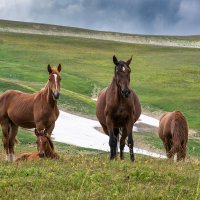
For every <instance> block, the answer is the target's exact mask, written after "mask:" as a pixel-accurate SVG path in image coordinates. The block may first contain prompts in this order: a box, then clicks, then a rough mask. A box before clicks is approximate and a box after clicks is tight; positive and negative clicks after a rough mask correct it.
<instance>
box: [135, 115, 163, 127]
mask: <svg viewBox="0 0 200 200" xmlns="http://www.w3.org/2000/svg"><path fill="white" fill-rule="evenodd" d="M137 123H143V124H148V125H151V126H155V127H158V126H159V120H157V119H155V118H153V117H149V116H147V115H143V114H141V115H140V118H139V120H138V121H137V122H136V124H137Z"/></svg>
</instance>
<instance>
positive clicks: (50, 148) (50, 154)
mask: <svg viewBox="0 0 200 200" xmlns="http://www.w3.org/2000/svg"><path fill="white" fill-rule="evenodd" d="M35 134H36V136H37V140H36V144H37V150H38V152H34V153H23V154H22V155H21V156H20V157H19V158H17V159H16V162H20V161H25V160H32V159H40V158H51V159H59V155H58V154H57V153H56V152H55V151H54V145H53V142H52V141H51V138H50V135H48V133H46V132H44V133H42V134H41V133H39V132H38V131H37V129H35Z"/></svg>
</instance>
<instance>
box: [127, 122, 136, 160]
mask: <svg viewBox="0 0 200 200" xmlns="http://www.w3.org/2000/svg"><path fill="white" fill-rule="evenodd" d="M133 124H134V123H132V122H129V123H128V125H127V134H128V147H129V152H130V159H131V161H134V160H135V155H134V152H133V146H134V141H133V135H132V130H133Z"/></svg>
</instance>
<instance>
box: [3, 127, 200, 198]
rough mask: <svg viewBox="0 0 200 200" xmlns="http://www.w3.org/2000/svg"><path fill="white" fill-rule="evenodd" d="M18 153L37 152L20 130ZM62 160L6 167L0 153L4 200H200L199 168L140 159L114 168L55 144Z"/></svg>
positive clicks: (99, 156)
mask: <svg viewBox="0 0 200 200" xmlns="http://www.w3.org/2000/svg"><path fill="white" fill-rule="evenodd" d="M18 137H19V139H20V140H21V141H23V142H22V143H21V144H20V145H17V148H16V149H17V153H19V152H28V151H30V152H32V151H34V150H35V145H34V141H35V137H34V136H33V135H32V134H30V133H27V132H26V131H24V130H20V133H19V135H18ZM56 150H57V151H58V152H59V154H60V156H61V159H60V160H58V161H53V160H45V159H42V160H39V161H30V162H23V163H20V164H19V165H16V164H10V163H6V162H4V161H3V160H2V153H0V155H1V157H0V199H44V198H46V199H199V198H200V176H199V175H200V170H199V167H200V163H199V162H190V163H173V162H171V161H167V160H162V159H154V158H150V157H148V156H140V155H136V162H135V163H134V164H133V163H131V162H130V161H129V160H128V155H126V159H125V160H124V161H120V160H116V161H112V162H110V161H109V160H108V154H107V153H103V152H99V151H91V150H90V151H89V150H86V149H81V148H77V147H73V146H66V145H63V144H60V143H56Z"/></svg>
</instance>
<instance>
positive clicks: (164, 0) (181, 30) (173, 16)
mask: <svg viewBox="0 0 200 200" xmlns="http://www.w3.org/2000/svg"><path fill="white" fill-rule="evenodd" d="M0 19H6V20H14V21H25V22H37V23H47V24H56V25H63V26H72V27H80V28H86V29H93V30H99V31H112V32H123V33H131V34H152V35H199V34H200V0H0Z"/></svg>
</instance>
